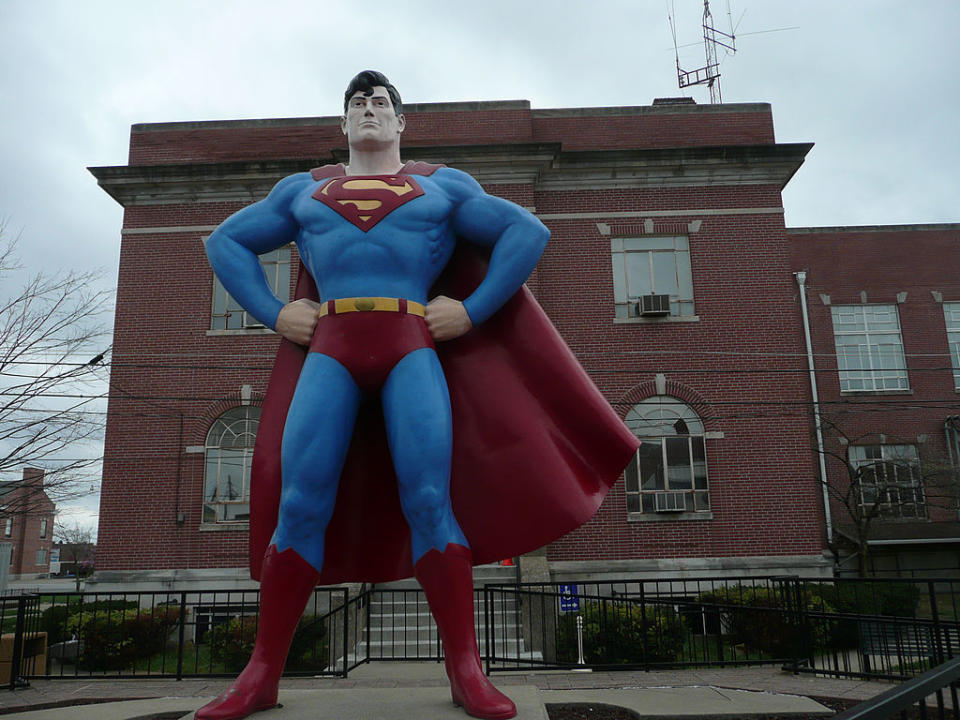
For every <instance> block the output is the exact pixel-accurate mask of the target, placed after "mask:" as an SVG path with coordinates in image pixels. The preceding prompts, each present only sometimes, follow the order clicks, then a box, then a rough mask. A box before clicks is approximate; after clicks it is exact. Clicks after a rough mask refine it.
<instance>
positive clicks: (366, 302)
mask: <svg viewBox="0 0 960 720" xmlns="http://www.w3.org/2000/svg"><path fill="white" fill-rule="evenodd" d="M376 304H377V303H376V301H375V300H374V299H373V298H357V299H356V300H354V301H353V306H354V307H355V308H356V309H357V310H359V311H360V312H367V311H368V310H373V308H374V307H376Z"/></svg>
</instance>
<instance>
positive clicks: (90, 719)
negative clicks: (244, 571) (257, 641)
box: [17, 685, 547, 720]
mask: <svg viewBox="0 0 960 720" xmlns="http://www.w3.org/2000/svg"><path fill="white" fill-rule="evenodd" d="M508 691H509V695H510V699H511V700H513V702H514V703H516V706H517V720H547V711H546V709H545V708H544V705H543V700H542V699H541V698H540V694H539V691H538V690H537V688H535V687H533V686H530V685H513V686H510V688H509V689H508ZM212 699H213V697H205V698H199V697H187V698H169V697H168V698H153V699H150V700H126V701H122V702H108V703H97V704H93V705H73V706H71V707H63V708H55V709H54V708H50V709H46V710H35V711H32V712H25V713H22V714H19V715H18V716H17V717H19V718H22V720H68V719H69V720H145V719H146V718H151V719H153V718H156V719H157V720H179V719H180V718H183V720H189V718H192V717H193V713H194V711H196V710H197V709H198V708H200V707H201V706H203V705H205V704H207V703H208V702H210V701H211V700H212ZM280 704H281V705H282V707H278V708H274V709H272V710H265V711H263V712H259V713H255V714H254V715H252V716H250V717H251V720H261V719H262V720H397V718H423V720H469V716H468V715H467V714H466V713H464V712H463V709H462V708H458V707H455V706H454V704H453V703H452V702H451V701H450V688H449V687H424V688H411V687H402V688H364V689H359V688H353V689H343V690H339V689H335V690H281V691H280Z"/></svg>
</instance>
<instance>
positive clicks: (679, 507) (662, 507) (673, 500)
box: [653, 492, 687, 512]
mask: <svg viewBox="0 0 960 720" xmlns="http://www.w3.org/2000/svg"><path fill="white" fill-rule="evenodd" d="M653 509H654V510H655V511H657V512H684V511H685V510H686V509H687V504H686V493H683V492H662V493H657V494H656V495H654V496H653Z"/></svg>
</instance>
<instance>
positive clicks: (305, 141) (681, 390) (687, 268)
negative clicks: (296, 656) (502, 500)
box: [92, 99, 832, 580]
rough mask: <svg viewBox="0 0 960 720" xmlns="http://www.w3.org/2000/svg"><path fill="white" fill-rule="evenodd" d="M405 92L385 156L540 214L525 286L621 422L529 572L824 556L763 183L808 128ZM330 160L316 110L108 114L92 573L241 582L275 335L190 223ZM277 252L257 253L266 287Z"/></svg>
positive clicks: (783, 285)
mask: <svg viewBox="0 0 960 720" xmlns="http://www.w3.org/2000/svg"><path fill="white" fill-rule="evenodd" d="M405 110H406V114H407V120H408V122H407V130H406V132H405V134H404V143H403V153H404V159H408V158H415V159H419V160H426V161H432V162H444V163H447V164H449V165H451V166H454V167H457V168H460V169H462V170H465V171H467V172H469V173H471V174H472V175H474V176H475V177H476V178H477V179H478V180H479V181H480V182H481V183H482V184H483V185H484V187H485V188H486V189H487V191H488V192H490V193H492V194H496V195H500V196H502V197H505V198H507V199H509V200H512V201H514V202H517V203H519V204H521V205H523V206H525V207H528V208H529V209H531V210H532V211H534V212H535V213H536V214H537V215H538V217H540V219H541V220H543V222H544V223H545V224H546V225H547V226H548V227H549V228H550V230H551V232H552V239H551V242H550V244H549V245H548V248H547V250H546V252H545V254H544V256H543V258H542V260H541V262H540V264H539V265H538V267H537V270H536V271H535V272H534V274H533V276H532V277H531V279H530V282H529V285H530V287H531V289H532V290H533V292H534V293H535V294H536V296H537V298H538V300H539V301H540V303H541V304H542V305H543V307H544V309H545V310H546V312H547V313H548V315H550V317H551V318H552V319H553V321H554V323H555V324H556V326H557V327H558V329H559V331H560V332H561V334H562V335H563V336H564V337H565V338H566V340H567V342H568V343H569V344H570V346H571V348H572V349H573V351H574V353H575V354H576V355H577V357H578V358H579V359H580V361H581V363H582V364H583V365H584V367H585V368H586V369H587V371H588V372H589V373H590V374H591V375H592V377H593V378H594V380H595V382H596V383H597V385H598V386H599V388H600V389H601V390H602V392H603V393H604V394H605V396H606V397H607V398H608V399H609V401H610V402H611V403H612V404H613V406H614V407H615V408H616V409H617V410H618V411H619V412H620V414H621V416H623V417H624V418H625V420H626V421H627V423H628V425H630V426H631V427H632V428H634V430H635V432H637V434H638V435H640V436H641V437H643V438H644V446H643V449H642V450H641V454H640V455H638V457H637V458H636V460H635V462H634V463H633V464H632V465H631V467H629V468H628V469H627V472H626V473H625V477H624V478H623V479H621V480H620V482H619V483H618V484H617V485H616V486H615V488H614V489H613V491H612V492H611V493H610V495H609V496H608V498H607V500H606V501H605V502H604V504H603V506H602V507H601V509H600V511H599V513H598V514H597V516H596V517H595V518H594V519H593V520H591V521H590V522H588V523H587V524H586V525H585V526H583V527H582V528H581V529H579V530H577V531H576V532H574V533H572V534H570V535H569V536H567V537H565V538H563V539H561V540H559V541H557V542H555V543H554V544H553V545H551V546H550V547H549V548H548V550H547V557H548V559H549V561H550V565H551V570H552V572H553V573H554V576H555V577H557V578H561V579H562V578H563V577H566V576H570V575H574V576H579V577H583V576H584V575H585V574H597V573H601V574H606V575H611V574H612V575H618V576H626V575H636V574H660V575H676V574H679V573H702V574H742V573H747V572H762V573H781V572H789V573H801V574H829V573H830V572H831V567H832V559H831V558H830V557H828V555H829V554H825V549H826V534H825V524H824V504H823V500H822V497H821V491H820V486H819V483H818V481H817V480H816V477H817V472H818V470H817V468H818V461H817V460H818V458H817V453H816V452H815V451H814V449H813V445H812V440H811V437H812V434H811V417H812V416H811V400H812V396H811V390H810V384H809V380H808V373H807V368H806V359H805V353H804V352H803V346H804V331H803V315H802V312H801V307H800V304H799V302H798V294H797V286H796V283H795V279H794V275H793V273H794V271H795V270H797V269H798V266H797V264H796V263H797V262H799V259H798V257H797V256H796V254H792V253H791V246H792V245H794V246H796V245H797V244H798V235H795V234H791V233H788V231H787V229H786V228H785V227H784V217H783V205H782V199H781V190H782V189H783V187H784V186H785V184H786V183H787V182H788V181H789V179H790V178H791V177H792V175H793V174H794V173H795V172H796V171H797V169H798V168H799V167H800V165H801V164H802V162H803V160H804V157H805V155H806V153H807V152H808V151H809V149H810V147H811V145H810V144H805V143H804V144H783V143H777V142H776V141H775V139H774V131H773V118H772V113H771V109H770V106H769V105H766V104H733V105H710V106H697V105H695V104H693V102H692V101H690V100H683V99H681V100H667V101H657V102H655V103H654V104H653V105H652V106H649V107H626V108H579V109H577V108H575V109H560V110H535V109H531V108H530V107H529V104H528V103H527V102H523V101H518V102H478V103H444V104H422V105H407V106H406V107H405ZM345 158H346V146H345V140H344V138H343V136H342V135H341V134H340V130H339V120H338V118H336V117H322V118H297V119H284V120H248V121H227V122H195V123H165V124H149V125H135V126H134V127H133V128H132V132H131V139H130V156H129V162H128V164H127V165H125V166H121V167H101V168H93V169H92V172H93V173H94V174H95V175H96V177H97V179H98V181H99V182H100V184H101V186H102V187H103V188H104V189H105V190H106V191H107V192H108V193H110V194H111V196H113V197H114V198H115V199H116V200H117V201H118V202H119V203H120V204H121V205H123V207H124V209H125V211H124V222H123V229H122V244H121V256H120V272H119V282H118V298H117V299H118V303H117V307H118V309H117V316H116V329H115V340H114V350H113V365H112V376H111V383H112V392H111V399H110V406H109V413H108V419H107V435H106V448H105V460H104V476H103V485H102V491H101V511H100V528H99V537H98V548H97V553H98V558H97V560H98V576H99V577H101V578H104V579H109V578H111V577H112V578H120V577H121V576H124V574H129V573H136V572H138V571H150V572H151V574H152V575H153V576H158V574H159V575H163V576H164V577H168V578H173V579H176V578H179V577H183V578H189V579H191V580H197V579H203V578H207V579H212V578H214V577H217V578H221V579H222V578H223V577H225V576H230V577H235V578H237V579H240V578H245V577H246V571H245V565H246V548H247V525H246V515H247V512H248V508H247V505H246V493H247V492H248V485H249V457H250V447H251V446H252V437H253V434H254V431H255V427H256V422H257V416H258V404H259V402H260V400H261V398H262V393H263V391H264V389H265V387H266V381H267V377H268V370H269V367H270V364H271V359H272V355H273V351H274V349H275V347H276V344H277V338H276V336H275V335H274V334H273V333H271V332H270V331H268V330H265V329H263V328H259V327H256V326H255V325H254V324H253V322H254V321H252V320H251V319H248V318H247V317H246V316H245V315H244V314H243V313H242V311H240V309H239V308H236V307H235V306H233V305H232V301H231V300H230V299H229V298H228V297H226V295H225V293H224V292H223V290H222V288H221V287H219V285H218V283H217V282H216V281H215V279H214V277H213V274H212V272H211V271H210V269H209V267H208V266H207V263H206V259H205V256H204V252H203V239H204V237H205V236H206V235H208V234H209V233H210V232H211V231H212V230H213V228H214V227H216V225H217V224H218V223H219V222H220V221H221V220H223V219H224V218H225V217H226V216H227V215H229V214H230V213H232V212H234V211H236V210H238V209H239V208H241V207H243V206H245V205H247V204H249V203H250V202H252V201H254V200H257V199H259V198H261V197H263V196H264V195H265V194H266V193H267V192H268V191H269V189H270V188H271V187H272V185H273V184H274V183H275V182H276V181H277V180H279V179H280V178H281V177H283V176H285V175H288V174H290V173H293V172H297V171H302V170H306V169H309V168H311V167H315V166H318V165H322V164H326V163H331V162H339V161H342V160H344V159H345ZM295 253H296V251H295V250H289V251H288V250H281V251H278V252H276V253H272V254H271V255H270V256H264V258H262V260H264V264H265V270H266V271H267V274H268V277H269V278H270V279H271V281H272V282H274V283H275V287H276V289H277V291H278V294H281V295H283V294H284V293H288V292H289V289H290V287H291V284H292V278H290V270H289V267H290V263H291V261H293V264H294V266H295ZM291 255H293V258H292V259H291ZM811 267H812V266H811ZM811 274H813V271H812V270H811ZM818 322H819V321H818ZM826 332H829V331H826ZM828 339H829V338H828ZM822 341H823V339H822V338H821V339H820V340H819V342H821V343H822ZM531 361H532V362H535V359H532V360H531ZM159 571H167V572H166V574H164V573H160V572H159ZM111 573H112V574H111ZM231 573H232V574H231ZM134 577H135V575H130V576H129V577H128V579H133V578H134Z"/></svg>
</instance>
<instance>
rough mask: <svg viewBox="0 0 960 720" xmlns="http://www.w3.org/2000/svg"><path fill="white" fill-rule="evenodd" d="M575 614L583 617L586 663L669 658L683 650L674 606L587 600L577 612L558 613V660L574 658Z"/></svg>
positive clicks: (683, 631)
mask: <svg viewBox="0 0 960 720" xmlns="http://www.w3.org/2000/svg"><path fill="white" fill-rule="evenodd" d="M578 616H579V617H582V618H583V656H584V660H585V661H586V662H587V663H588V664H596V665H626V664H643V663H658V662H672V661H674V660H676V659H677V658H678V657H679V656H680V654H681V652H682V651H683V643H684V639H685V637H686V628H685V627H684V624H683V619H682V618H681V617H680V616H679V615H677V613H676V612H674V610H673V608H671V607H667V606H661V605H647V606H646V607H644V608H641V606H640V605H638V604H636V603H632V602H629V601H613V602H591V601H587V602H584V603H583V605H582V607H581V610H580V612H579V613H576V614H574V613H565V614H563V615H561V616H560V621H559V627H558V632H559V636H558V641H557V659H558V660H560V661H561V662H577V617H578Z"/></svg>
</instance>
